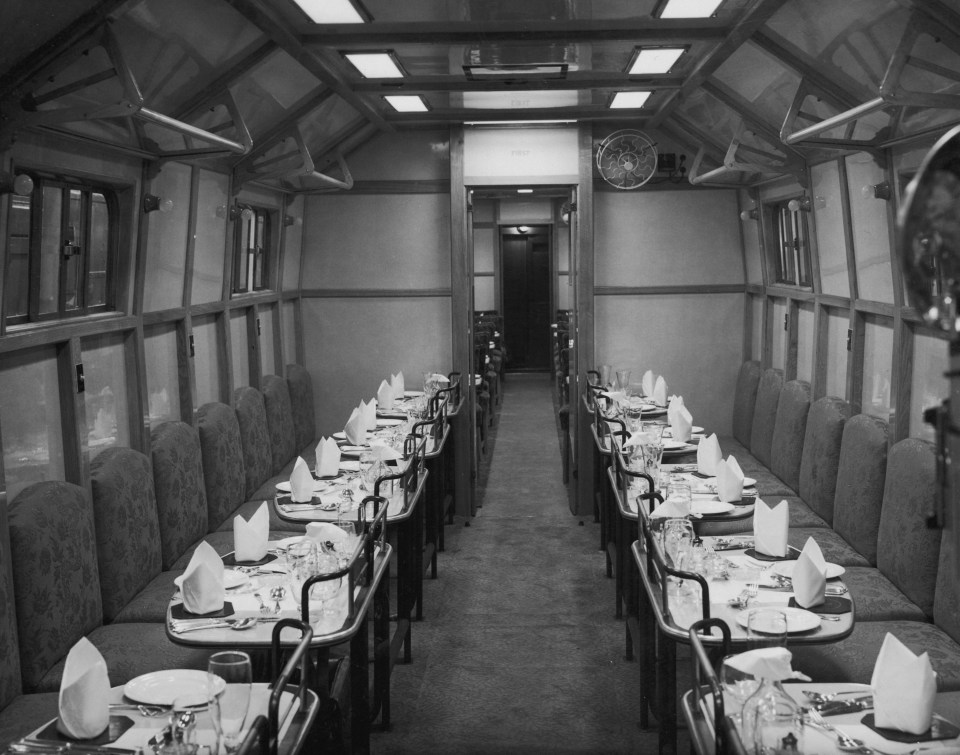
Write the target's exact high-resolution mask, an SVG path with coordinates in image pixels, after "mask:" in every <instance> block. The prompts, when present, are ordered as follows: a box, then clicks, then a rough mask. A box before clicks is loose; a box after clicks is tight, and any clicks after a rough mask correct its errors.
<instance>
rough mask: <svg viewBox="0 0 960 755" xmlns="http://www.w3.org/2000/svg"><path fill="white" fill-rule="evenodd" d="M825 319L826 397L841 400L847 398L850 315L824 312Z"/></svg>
mask: <svg viewBox="0 0 960 755" xmlns="http://www.w3.org/2000/svg"><path fill="white" fill-rule="evenodd" d="M825 316H826V318H827V348H826V349H825V353H826V355H827V363H826V365H825V369H826V375H827V379H826V385H825V390H826V395H828V396H838V397H840V398H842V399H847V398H849V397H848V396H847V359H848V357H849V352H848V351H847V331H848V330H849V329H850V315H849V314H848V313H847V312H845V311H843V310H839V309H828V310H825Z"/></svg>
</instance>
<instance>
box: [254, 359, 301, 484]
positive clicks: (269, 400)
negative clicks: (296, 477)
mask: <svg viewBox="0 0 960 755" xmlns="http://www.w3.org/2000/svg"><path fill="white" fill-rule="evenodd" d="M260 388H261V390H262V391H263V405H264V410H265V411H266V413H267V432H268V433H269V434H270V448H271V449H272V450H273V469H272V470H271V474H278V473H279V472H280V470H281V469H283V468H284V467H285V466H286V465H287V462H289V461H291V460H292V459H293V457H294V456H295V455H296V454H297V453H298V452H299V451H300V447H298V446H297V439H296V434H295V433H294V430H293V411H292V409H291V408H290V389H289V388H288V387H287V381H286V380H284V379H283V378H282V377H280V376H279V375H264V376H263V377H262V378H261V380H260ZM308 442H309V441H308Z"/></svg>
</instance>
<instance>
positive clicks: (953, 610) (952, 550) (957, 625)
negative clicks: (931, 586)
mask: <svg viewBox="0 0 960 755" xmlns="http://www.w3.org/2000/svg"><path fill="white" fill-rule="evenodd" d="M956 538H957V533H956V530H954V529H945V530H944V531H943V539H942V540H941V541H940V565H939V567H938V568H937V590H936V594H935V596H934V601H933V620H934V622H935V623H936V625H937V626H938V627H940V628H941V629H942V630H943V631H944V632H946V633H947V634H949V635H950V636H951V637H952V638H953V639H954V640H955V641H956V642H958V643H960V584H958V580H957V566H956V565H957V543H956Z"/></svg>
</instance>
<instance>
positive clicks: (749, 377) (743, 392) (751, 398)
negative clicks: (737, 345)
mask: <svg viewBox="0 0 960 755" xmlns="http://www.w3.org/2000/svg"><path fill="white" fill-rule="evenodd" d="M761 372H763V368H762V367H761V366H760V362H753V361H750V362H744V363H743V364H741V365H740V373H739V374H738V375H737V387H736V392H735V393H734V394H733V437H734V438H736V439H737V440H738V441H739V442H740V443H742V444H743V445H744V446H745V447H746V448H750V431H751V429H752V427H753V410H754V407H755V406H756V403H757V387H758V385H759V383H760V373H761Z"/></svg>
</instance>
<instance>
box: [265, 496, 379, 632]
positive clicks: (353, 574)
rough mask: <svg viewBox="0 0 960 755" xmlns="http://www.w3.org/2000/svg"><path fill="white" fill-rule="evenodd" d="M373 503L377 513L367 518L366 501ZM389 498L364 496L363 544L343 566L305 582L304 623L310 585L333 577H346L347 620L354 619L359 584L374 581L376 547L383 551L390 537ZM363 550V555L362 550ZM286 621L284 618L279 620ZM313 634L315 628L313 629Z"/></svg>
mask: <svg viewBox="0 0 960 755" xmlns="http://www.w3.org/2000/svg"><path fill="white" fill-rule="evenodd" d="M370 503H372V504H373V510H374V515H373V519H371V520H370V521H369V522H367V521H366V510H367V504H370ZM386 519H387V499H386V498H384V497H383V496H380V495H368V496H367V497H365V498H364V499H363V501H362V502H361V505H360V507H359V509H358V513H357V527H358V529H359V531H360V532H362V533H363V536H362V539H361V544H360V546H358V547H357V549H356V550H355V551H354V553H353V556H352V557H351V558H350V563H349V564H347V565H346V566H345V567H343V568H342V569H338V570H337V571H335V572H330V573H329V574H315V575H314V576H312V577H310V578H309V579H307V580H305V581H304V583H303V588H302V589H301V591H300V616H301V620H302V622H303V623H304V624H306V625H307V626H309V624H310V588H311V587H312V586H313V585H315V584H317V583H319V582H328V581H330V580H333V579H342V578H343V577H346V578H347V588H348V590H349V593H348V602H349V606H348V608H347V620H348V621H352V620H353V619H354V618H356V615H357V602H358V601H357V596H356V588H357V586H358V585H360V586H367V585H370V584H371V583H372V582H373V561H374V557H375V555H376V552H377V550H378V549H379V550H380V551H381V552H382V551H383V548H384V546H385V544H386V537H387V527H386ZM361 552H362V553H363V558H359V557H358V556H359V554H360V553H361ZM280 623H281V624H282V623H283V622H282V621H281V622H280ZM311 634H312V630H311Z"/></svg>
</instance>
